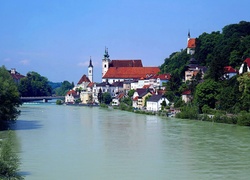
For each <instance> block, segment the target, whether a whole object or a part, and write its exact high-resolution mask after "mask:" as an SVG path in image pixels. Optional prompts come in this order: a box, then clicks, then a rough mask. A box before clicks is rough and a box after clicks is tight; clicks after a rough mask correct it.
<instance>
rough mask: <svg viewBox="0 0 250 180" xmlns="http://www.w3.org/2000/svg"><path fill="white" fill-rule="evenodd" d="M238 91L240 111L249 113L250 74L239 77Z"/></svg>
mask: <svg viewBox="0 0 250 180" xmlns="http://www.w3.org/2000/svg"><path fill="white" fill-rule="evenodd" d="M237 80H238V81H239V91H240V92H241V93H242V95H241V99H240V101H241V109H242V110H245V111H248V112H249V111H250V72H246V73H244V74H243V75H241V76H239V77H238V79H237Z"/></svg>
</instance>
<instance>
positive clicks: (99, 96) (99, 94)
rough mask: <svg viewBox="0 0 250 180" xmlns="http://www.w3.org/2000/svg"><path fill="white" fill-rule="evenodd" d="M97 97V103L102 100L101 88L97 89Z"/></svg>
mask: <svg viewBox="0 0 250 180" xmlns="http://www.w3.org/2000/svg"><path fill="white" fill-rule="evenodd" d="M97 99H98V101H99V103H102V102H103V95H102V89H101V88H100V89H99V92H98V95H97Z"/></svg>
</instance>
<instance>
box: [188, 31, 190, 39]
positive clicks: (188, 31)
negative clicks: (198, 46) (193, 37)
mask: <svg viewBox="0 0 250 180" xmlns="http://www.w3.org/2000/svg"><path fill="white" fill-rule="evenodd" d="M188 38H190V30H188Z"/></svg>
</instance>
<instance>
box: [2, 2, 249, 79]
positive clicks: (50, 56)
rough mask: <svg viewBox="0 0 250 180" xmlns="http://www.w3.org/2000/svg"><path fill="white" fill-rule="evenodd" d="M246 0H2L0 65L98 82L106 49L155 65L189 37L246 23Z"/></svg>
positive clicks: (113, 56)
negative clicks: (90, 65) (91, 69)
mask: <svg viewBox="0 0 250 180" xmlns="http://www.w3.org/2000/svg"><path fill="white" fill-rule="evenodd" d="M249 7H250V1H249V0H241V1H239V0H230V1H228V0H218V1H211V0H209V1H208V0H203V1H201V0H154V1H153V0H92V1H86V0H85V1H84V0H74V1H72V0H54V1H51V0H43V1H37V0H22V1H20V0H2V1H1V2H0V63H1V64H0V65H5V67H6V68H7V69H11V68H16V70H17V71H18V72H20V73H21V74H24V75H26V74H27V72H29V71H35V72H38V73H39V74H41V75H42V76H45V77H47V78H48V79H49V80H50V81H53V82H62V81H64V80H68V81H70V82H72V81H74V82H75V83H77V82H78V80H79V79H80V78H81V76H82V75H83V74H87V66H88V63H89V59H90V56H91V58H92V62H93V65H94V81H95V82H101V61H102V58H103V54H104V49H105V46H106V47H107V48H108V50H109V55H110V58H111V59H142V62H143V65H144V66H160V65H161V64H162V63H163V62H164V59H165V58H166V57H168V56H169V55H170V54H171V53H172V52H175V51H180V49H185V47H186V43H187V33H188V30H190V32H191V36H192V37H198V36H199V35H201V34H202V33H203V32H207V33H211V32H212V31H221V30H222V28H223V27H224V26H225V25H228V24H233V23H238V22H239V21H242V20H244V21H250V16H249Z"/></svg>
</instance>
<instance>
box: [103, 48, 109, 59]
mask: <svg viewBox="0 0 250 180" xmlns="http://www.w3.org/2000/svg"><path fill="white" fill-rule="evenodd" d="M104 58H109V53H108V48H106V47H105V52H104Z"/></svg>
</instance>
